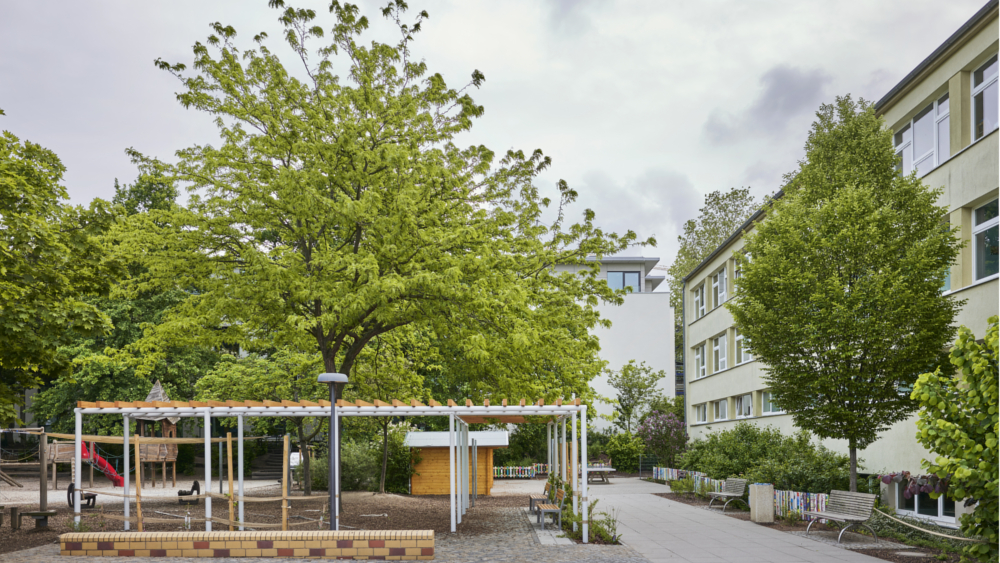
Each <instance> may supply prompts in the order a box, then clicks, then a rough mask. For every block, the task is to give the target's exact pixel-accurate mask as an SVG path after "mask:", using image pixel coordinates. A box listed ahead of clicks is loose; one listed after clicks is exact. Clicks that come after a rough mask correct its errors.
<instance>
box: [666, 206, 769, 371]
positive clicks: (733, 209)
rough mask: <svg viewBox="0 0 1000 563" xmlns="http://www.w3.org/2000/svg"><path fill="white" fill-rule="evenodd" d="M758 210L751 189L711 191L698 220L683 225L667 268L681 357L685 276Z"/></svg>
mask: <svg viewBox="0 0 1000 563" xmlns="http://www.w3.org/2000/svg"><path fill="white" fill-rule="evenodd" d="M759 208H760V203H759V202H758V201H757V200H755V199H754V197H753V196H752V195H750V188H732V189H730V190H729V191H728V192H724V191H721V190H717V191H714V192H712V193H710V194H708V195H706V196H705V205H704V207H702V208H701V209H699V210H698V217H697V218H696V219H690V220H688V221H687V222H686V223H684V234H683V235H681V236H679V237H677V242H678V243H679V244H680V248H678V250H677V256H675V257H674V261H673V263H671V264H670V267H669V268H667V286H668V287H669V288H670V305H671V306H672V307H673V308H674V349H675V351H676V355H677V357H678V358H683V357H684V324H683V322H682V320H681V317H682V314H683V312H684V310H683V307H684V300H683V295H682V294H683V285H684V276H686V275H688V274H690V273H691V270H694V269H695V267H696V266H698V264H701V262H702V260H704V259H705V258H707V257H708V255H709V254H711V253H712V251H713V250H715V249H716V248H718V247H719V246H721V245H722V243H724V242H725V241H726V239H728V238H729V237H730V235H732V234H733V233H734V232H736V229H738V228H740V226H741V225H743V223H745V222H746V220H747V219H749V218H750V216H751V215H753V214H754V212H756V211H757V210H758V209H759Z"/></svg>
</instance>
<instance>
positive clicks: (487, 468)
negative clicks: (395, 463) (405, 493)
mask: <svg viewBox="0 0 1000 563" xmlns="http://www.w3.org/2000/svg"><path fill="white" fill-rule="evenodd" d="M469 440H470V441H475V444H476V449H475V450H474V451H473V452H472V454H471V455H470V456H469V471H468V473H469V475H470V477H469V486H470V487H471V486H472V483H473V481H475V482H476V488H475V493H474V494H475V495H489V494H490V491H491V490H492V489H493V450H495V449H497V448H506V447H507V446H508V436H507V432H506V431H498V432H469ZM403 445H404V446H406V447H408V448H410V450H411V451H412V452H413V453H414V454H415V456H414V457H418V458H419V459H420V461H419V462H417V464H416V465H415V466H414V471H416V474H414V475H413V476H412V477H410V494H413V495H446V494H448V493H449V492H450V484H449V481H448V479H449V474H450V472H449V466H448V462H449V454H448V433H447V432H409V433H407V434H406V441H405V442H403Z"/></svg>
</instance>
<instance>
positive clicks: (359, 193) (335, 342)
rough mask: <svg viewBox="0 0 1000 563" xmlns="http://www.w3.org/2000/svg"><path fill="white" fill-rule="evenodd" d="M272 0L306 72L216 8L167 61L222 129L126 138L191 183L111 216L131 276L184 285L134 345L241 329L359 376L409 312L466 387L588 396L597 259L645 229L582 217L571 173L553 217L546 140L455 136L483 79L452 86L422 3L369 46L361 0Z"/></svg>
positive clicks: (150, 284)
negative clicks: (423, 50) (320, 14)
mask: <svg viewBox="0 0 1000 563" xmlns="http://www.w3.org/2000/svg"><path fill="white" fill-rule="evenodd" d="M272 5H275V6H277V7H278V8H279V9H280V10H282V11H281V16H280V20H281V22H282V23H283V24H284V25H285V28H286V32H285V37H284V38H285V40H286V41H287V43H288V45H289V46H290V47H291V48H292V49H293V50H294V51H295V52H296V53H297V54H298V55H299V57H298V58H297V59H296V60H297V63H296V64H301V65H302V66H301V67H299V68H298V69H295V68H287V67H286V66H285V65H284V64H283V63H282V61H280V60H279V58H278V57H277V55H275V54H274V53H273V52H272V51H271V50H270V49H269V48H268V47H267V43H268V39H267V37H266V34H259V35H257V36H256V37H254V43H255V44H256V45H252V46H250V47H249V48H239V47H237V46H236V43H235V42H236V31H235V30H234V29H233V28H232V27H228V26H223V25H221V24H215V25H214V26H213V30H214V33H213V35H212V36H211V37H209V38H208V40H207V42H206V43H197V44H195V46H194V57H195V63H194V66H193V69H192V72H190V73H189V70H188V69H187V67H186V66H185V65H183V64H168V63H166V62H163V61H160V62H158V64H159V66H160V67H161V68H163V69H165V70H166V71H168V72H170V73H172V74H174V75H175V76H176V77H177V78H178V79H179V80H180V81H181V84H182V87H183V91H182V92H181V93H179V94H178V96H177V98H178V100H179V101H180V102H181V104H183V105H184V106H185V107H187V108H192V109H196V110H199V111H203V112H206V113H208V114H211V115H213V116H216V117H217V120H216V123H217V125H218V128H219V133H220V137H221V139H220V143H219V144H218V145H208V144H205V145H198V146H194V147H190V148H187V149H183V150H181V151H178V153H177V157H178V162H177V164H175V165H167V164H164V163H162V162H160V161H157V160H155V159H150V158H146V157H144V156H143V155H141V154H139V153H137V152H134V151H133V152H132V155H133V157H134V158H135V160H136V162H137V163H139V165H140V166H141V167H142V169H143V170H145V171H147V172H148V173H150V175H151V176H156V177H160V178H166V179H170V180H174V181H178V182H182V183H184V184H185V185H186V186H187V187H188V189H189V191H190V194H191V196H190V199H189V203H188V204H187V206H186V207H181V206H176V205H175V206H173V207H171V208H170V209H169V210H166V211H160V210H151V211H150V212H149V213H144V214H137V215H134V216H133V217H132V220H131V221H129V222H128V223H127V224H126V225H124V226H123V227H122V228H121V229H120V230H119V232H118V236H119V244H120V246H121V248H122V250H123V252H124V253H125V255H127V256H129V257H130V259H132V260H135V261H137V262H139V263H141V264H142V265H143V266H144V268H145V274H144V275H143V276H141V277H139V278H137V279H135V280H133V281H132V282H131V283H130V284H129V289H130V290H131V291H133V292H138V291H148V290H151V289H154V288H155V289H162V288H183V289H185V290H186V291H188V292H189V293H188V295H187V297H186V299H185V300H184V301H183V302H182V303H179V304H178V305H177V306H176V307H174V308H173V309H172V310H171V311H170V314H169V315H168V318H167V320H166V321H165V322H163V323H161V324H160V325H157V326H156V327H155V328H154V329H153V330H151V331H149V333H148V334H147V336H146V338H144V339H143V341H142V342H140V343H137V345H136V346H134V347H133V349H132V350H131V352H132V353H134V354H136V355H137V356H141V357H142V358H143V361H145V362H146V364H145V365H144V366H142V368H143V369H149V368H148V364H149V363H150V362H155V361H156V360H157V359H158V358H159V356H160V355H161V354H162V350H163V349H164V347H166V346H167V345H174V346H176V345H186V344H196V343H197V344H212V345H218V344H222V343H230V344H239V345H240V346H241V347H243V348H244V349H248V350H255V349H260V350H266V349H282V348H287V349H290V350H299V351H302V352H313V351H314V352H318V353H319V355H320V357H321V359H322V366H323V370H325V371H329V372H341V373H348V374H351V373H353V370H354V366H355V363H356V362H357V361H358V360H359V358H360V356H361V354H362V352H363V350H364V349H365V348H366V346H368V345H369V343H371V342H372V341H373V340H375V339H377V338H379V337H381V336H383V335H386V334H388V333H390V332H392V331H394V330H396V329H399V328H400V327H404V326H410V325H413V326H419V327H421V328H422V329H424V330H426V331H429V332H430V333H433V334H434V335H435V338H436V339H438V341H440V342H441V343H442V345H443V346H445V347H446V348H447V349H448V352H449V354H450V355H449V356H447V357H446V359H447V361H449V362H454V364H456V365H459V366H460V367H462V368H467V369H462V370H452V371H449V372H448V373H450V374H455V375H456V377H461V378H465V379H464V383H465V384H466V387H467V388H468V389H469V391H470V393H473V394H474V395H473V396H475V394H479V395H483V394H490V395H494V396H497V395H499V396H511V397H513V396H518V395H525V396H529V397H536V396H537V397H555V396H566V395H568V393H569V392H571V391H576V392H577V393H579V394H581V395H582V394H583V393H585V392H587V390H588V389H589V387H588V386H587V381H588V380H589V379H590V378H592V377H593V376H594V375H596V374H597V373H599V370H600V362H599V361H598V360H597V356H596V354H597V350H598V342H597V340H596V339H595V338H594V337H592V336H591V335H590V334H589V333H588V329H590V328H591V327H593V326H595V325H596V324H597V323H599V322H600V319H599V316H598V314H597V312H596V310H595V306H596V304H597V301H598V299H599V298H600V299H605V300H608V301H613V302H614V301H618V300H619V299H620V298H621V296H620V295H617V294H615V293H614V292H613V291H611V290H610V289H608V287H607V285H606V284H605V283H604V282H603V281H601V280H598V279H597V278H596V272H597V269H596V265H593V264H592V263H591V264H588V263H587V262H586V257H587V256H588V255H597V256H599V257H600V256H604V255H608V254H612V253H614V252H618V251H620V250H622V249H624V248H626V247H628V246H630V245H633V244H638V243H637V238H636V235H635V234H634V233H632V232H628V233H626V234H625V235H621V236H619V235H616V234H613V233H606V232H603V231H602V230H601V229H599V228H597V227H596V226H595V225H594V213H593V212H591V211H589V210H588V211H586V212H585V213H584V216H583V220H582V222H580V223H576V224H569V223H568V222H567V221H566V219H565V213H566V206H567V205H569V204H570V203H572V202H573V201H574V199H575V198H576V193H575V192H574V191H573V190H571V189H570V188H569V187H568V186H567V185H566V184H565V183H564V182H560V183H559V199H558V201H557V202H554V205H555V206H556V207H557V208H558V210H557V213H556V214H555V217H556V219H555V220H554V222H551V223H548V224H546V223H544V222H542V215H543V213H544V211H545V209H546V208H547V207H548V206H550V205H552V204H553V202H552V201H550V200H549V199H547V198H544V197H541V196H540V195H539V192H538V189H537V187H536V186H535V185H534V179H535V177H536V176H537V175H538V174H539V173H540V172H541V171H542V170H544V169H545V168H547V167H548V166H549V164H550V161H549V159H548V158H547V157H545V156H544V155H543V154H542V153H541V151H535V152H534V153H532V154H530V155H529V154H525V153H523V152H521V151H509V152H508V153H507V154H506V155H504V156H503V157H501V158H499V159H498V158H497V157H496V155H495V154H494V153H493V152H492V151H490V150H489V149H487V148H486V147H483V146H472V147H468V148H460V147H458V146H457V145H456V144H455V143H454V140H455V137H456V135H458V134H460V133H462V132H465V131H468V130H469V129H470V127H471V125H472V121H473V119H475V118H476V117H479V116H481V115H482V113H483V111H484V110H483V108H482V107H481V106H478V105H476V104H475V102H474V101H473V99H472V97H471V96H470V94H469V93H468V92H467V90H468V88H469V87H479V86H480V85H481V84H482V82H483V76H482V74H481V73H479V72H478V71H476V72H474V73H473V75H472V81H471V83H470V84H468V85H467V86H466V87H464V88H462V89H458V90H456V89H453V88H450V87H448V86H447V85H446V83H445V81H444V79H443V78H442V77H441V76H440V75H438V74H429V72H428V69H427V65H426V64H425V63H424V62H422V61H417V60H414V59H413V58H412V55H411V51H410V49H411V44H412V41H413V37H414V36H415V35H416V34H417V33H418V32H419V31H420V28H421V25H422V22H423V20H424V19H425V18H426V17H427V14H426V12H421V13H420V14H419V15H418V16H417V17H416V18H415V20H414V21H412V22H404V21H403V19H402V18H403V17H404V15H405V8H406V6H405V4H404V3H403V2H395V3H392V4H391V5H390V6H389V7H387V8H386V9H385V10H384V11H383V15H384V16H386V17H387V18H388V19H389V21H390V24H391V25H394V26H395V27H396V29H398V30H399V32H400V38H399V40H398V42H396V43H395V44H385V43H379V42H376V41H372V42H370V43H368V44H363V43H362V42H361V41H360V38H361V36H362V35H363V32H364V31H365V29H366V28H367V27H368V25H369V22H368V20H367V19H366V18H365V17H362V16H360V15H359V14H358V10H357V8H356V7H354V6H351V5H346V4H345V5H341V4H338V3H334V4H333V5H332V6H331V11H332V12H333V14H334V17H335V21H334V23H333V25H332V27H331V28H329V29H324V28H323V27H322V26H320V25H317V24H316V23H315V21H314V20H315V19H316V14H315V12H313V11H312V10H299V9H293V8H287V9H285V8H284V6H283V4H282V3H281V2H277V1H275V2H272ZM316 43H319V45H317V46H315V47H314V46H313V45H314V44H316ZM334 57H338V58H339V60H338V62H343V63H344V65H345V66H347V67H349V71H348V72H347V73H346V74H345V75H343V76H337V75H335V74H334V73H333V67H334ZM647 242H650V243H651V242H653V241H652V240H650V241H647ZM555 264H588V265H591V266H593V267H591V268H590V269H588V271H587V274H586V275H582V276H581V275H574V274H569V273H566V274H557V273H555V272H554V271H553V269H552V267H553V266H554V265H555Z"/></svg>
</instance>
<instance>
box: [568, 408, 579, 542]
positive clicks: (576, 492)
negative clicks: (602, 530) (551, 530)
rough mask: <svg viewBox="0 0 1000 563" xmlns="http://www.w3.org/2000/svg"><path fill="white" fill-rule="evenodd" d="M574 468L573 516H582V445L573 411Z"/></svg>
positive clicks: (574, 529) (574, 526) (574, 527)
mask: <svg viewBox="0 0 1000 563" xmlns="http://www.w3.org/2000/svg"><path fill="white" fill-rule="evenodd" d="M573 402H574V403H575V402H576V393H573ZM572 430H573V467H571V468H570V469H571V470H572V472H573V514H580V503H579V499H578V497H579V496H580V456H579V455H578V452H579V448H578V447H577V444H578V443H580V440H579V438H577V436H576V411H573V428H572ZM573 531H574V532H575V531H576V522H573Z"/></svg>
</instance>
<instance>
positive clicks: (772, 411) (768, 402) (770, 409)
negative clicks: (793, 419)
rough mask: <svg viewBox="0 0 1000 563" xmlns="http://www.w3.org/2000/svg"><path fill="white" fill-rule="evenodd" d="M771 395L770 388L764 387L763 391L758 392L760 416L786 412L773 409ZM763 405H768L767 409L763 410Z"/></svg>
mask: <svg viewBox="0 0 1000 563" xmlns="http://www.w3.org/2000/svg"><path fill="white" fill-rule="evenodd" d="M764 395H767V399H766V400H765V398H764ZM773 396H774V394H773V393H771V390H770V389H765V390H764V391H761V392H760V414H761V415H762V416H771V415H777V414H786V413H785V411H784V410H775V406H774V400H773V399H772V397H773ZM764 405H767V406H768V410H764Z"/></svg>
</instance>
